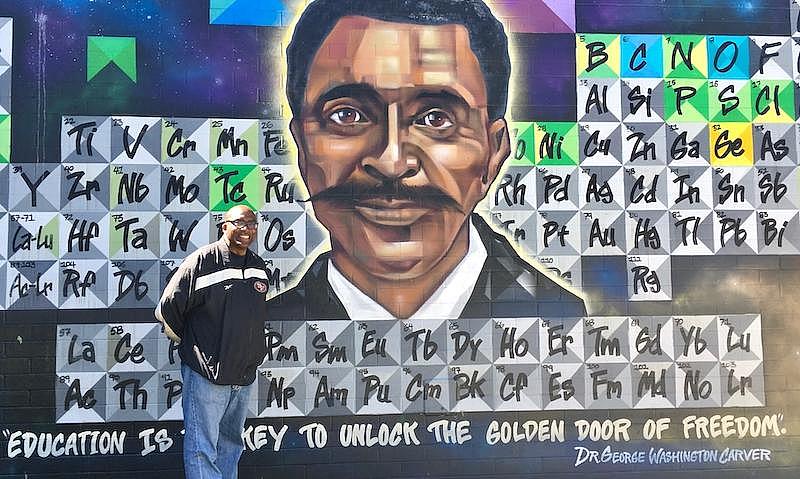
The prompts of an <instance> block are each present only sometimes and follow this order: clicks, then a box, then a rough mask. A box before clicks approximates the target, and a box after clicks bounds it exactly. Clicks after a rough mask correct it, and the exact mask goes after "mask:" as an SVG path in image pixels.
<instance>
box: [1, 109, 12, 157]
mask: <svg viewBox="0 0 800 479" xmlns="http://www.w3.org/2000/svg"><path fill="white" fill-rule="evenodd" d="M2 163H11V115H0V164H2Z"/></svg>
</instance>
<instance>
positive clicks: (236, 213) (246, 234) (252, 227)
mask: <svg viewBox="0 0 800 479" xmlns="http://www.w3.org/2000/svg"><path fill="white" fill-rule="evenodd" d="M257 229H258V221H257V219H256V214H255V213H254V212H253V210H251V209H250V208H248V207H247V206H244V205H237V206H234V207H233V208H231V209H229V210H228V211H226V212H225V214H224V215H223V216H222V236H223V237H224V238H225V242H226V243H227V244H228V246H229V247H230V249H231V251H232V252H233V253H235V254H237V255H239V256H242V255H244V254H245V253H247V248H248V246H250V243H252V242H253V240H255V239H256V236H257V233H256V231H257Z"/></svg>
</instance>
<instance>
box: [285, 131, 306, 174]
mask: <svg viewBox="0 0 800 479" xmlns="http://www.w3.org/2000/svg"><path fill="white" fill-rule="evenodd" d="M289 131H291V132H292V139H293V140H294V144H295V146H296V147H297V166H298V168H300V175H302V176H303V178H305V176H306V144H305V142H304V141H303V125H302V124H301V122H300V120H298V119H297V118H292V121H290V122H289Z"/></svg>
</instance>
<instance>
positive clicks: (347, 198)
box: [305, 181, 464, 213]
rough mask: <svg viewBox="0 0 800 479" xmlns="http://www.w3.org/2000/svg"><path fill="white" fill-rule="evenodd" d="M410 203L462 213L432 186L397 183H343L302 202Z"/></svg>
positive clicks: (452, 199)
mask: <svg viewBox="0 0 800 479" xmlns="http://www.w3.org/2000/svg"><path fill="white" fill-rule="evenodd" d="M375 198H378V199H388V200H401V201H413V202H414V203H417V204H418V205H420V206H422V207H425V208H432V209H435V208H450V209H454V210H457V211H459V212H461V213H464V212H463V211H462V210H461V205H460V204H459V203H458V202H457V201H456V200H455V199H454V198H453V197H452V196H450V195H448V194H447V193H445V192H444V191H442V190H440V189H439V188H436V187H435V186H431V185H425V186H409V185H406V184H403V183H401V182H400V181H384V182H382V183H367V182H362V181H347V182H345V183H341V184H339V185H335V186H331V187H330V188H327V189H324V190H322V191H320V192H319V193H317V194H316V195H313V196H311V197H310V198H309V199H307V200H305V201H312V202H314V201H327V202H329V203H335V204H337V205H340V206H345V207H353V206H355V205H357V204H358V203H360V202H362V201H365V200H369V199H375Z"/></svg>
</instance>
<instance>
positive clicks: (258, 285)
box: [253, 281, 267, 293]
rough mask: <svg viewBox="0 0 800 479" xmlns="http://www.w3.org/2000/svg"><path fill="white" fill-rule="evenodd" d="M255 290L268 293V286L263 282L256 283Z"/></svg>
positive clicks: (254, 284)
mask: <svg viewBox="0 0 800 479" xmlns="http://www.w3.org/2000/svg"><path fill="white" fill-rule="evenodd" d="M253 289H255V290H256V291H258V292H259V293H266V292H267V285H266V284H264V282H263V281H256V282H255V283H253Z"/></svg>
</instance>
